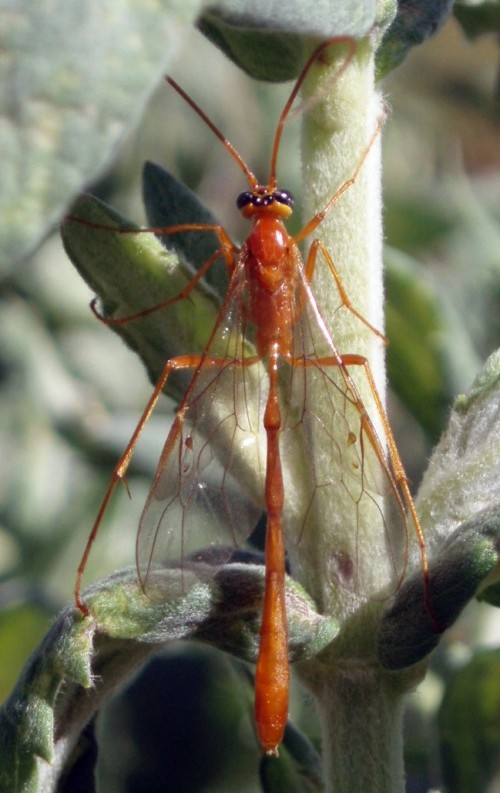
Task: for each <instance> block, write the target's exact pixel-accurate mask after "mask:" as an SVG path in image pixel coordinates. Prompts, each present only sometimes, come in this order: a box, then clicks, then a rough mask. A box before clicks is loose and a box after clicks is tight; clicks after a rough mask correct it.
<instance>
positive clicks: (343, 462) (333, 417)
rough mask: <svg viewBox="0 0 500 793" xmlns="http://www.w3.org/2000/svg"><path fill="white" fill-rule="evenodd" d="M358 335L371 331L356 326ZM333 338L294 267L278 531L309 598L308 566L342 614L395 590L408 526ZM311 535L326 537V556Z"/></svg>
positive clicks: (358, 373) (361, 383) (366, 396)
mask: <svg viewBox="0 0 500 793" xmlns="http://www.w3.org/2000/svg"><path fill="white" fill-rule="evenodd" d="M345 310H347V309H344V308H342V309H341V311H345ZM361 331H364V332H368V333H369V332H370V331H367V329H366V328H365V326H364V325H363V324H362V323H361V322H360V332H361ZM333 332H334V326H333V327H331V328H329V327H328V326H327V324H326V322H325V321H324V319H323V317H322V315H321V313H320V310H319V308H318V305H317V303H316V301H315V298H314V295H313V293H312V291H311V288H310V286H309V284H308V282H307V280H306V278H305V276H304V274H303V272H302V270H301V272H300V273H299V283H298V288H297V292H296V302H295V318H294V341H293V351H292V354H291V360H290V365H288V366H285V365H284V367H283V376H282V405H283V408H284V410H283V417H282V418H283V422H282V433H281V437H280V450H281V456H282V460H283V461H284V470H285V507H284V528H285V532H286V535H287V537H288V539H289V542H288V544H287V549H288V552H289V554H290V555H291V557H292V568H293V567H294V564H293V562H294V561H295V562H296V565H297V564H298V565H299V566H300V562H301V560H306V561H305V564H306V567H304V570H303V571H302V574H303V575H302V580H305V581H307V583H308V585H309V588H310V591H311V594H312V595H313V596H315V597H316V598H317V600H318V602H319V603H321V598H322V596H321V592H320V590H319V589H318V591H317V592H316V591H315V586H314V581H313V580H311V578H312V576H311V574H310V571H309V570H308V569H307V565H308V564H309V562H310V561H311V560H312V559H314V560H315V561H314V566H315V567H316V569H319V568H320V567H321V566H323V568H324V569H323V572H322V575H321V576H320V577H321V579H322V580H323V581H325V580H326V581H329V582H330V585H331V587H332V589H334V590H335V592H336V596H337V597H338V599H339V600H340V599H342V600H343V601H344V604H343V606H342V607H343V608H349V606H348V601H349V599H350V598H359V595H360V593H361V592H362V593H363V594H364V595H365V596H376V593H380V592H381V591H383V590H384V587H385V590H386V591H387V588H388V589H389V590H390V591H393V590H394V588H396V587H397V586H398V584H399V583H400V580H401V577H402V575H403V573H404V569H405V565H406V560H407V558H408V551H407V544H408V527H407V518H406V514H405V509H404V497H403V495H402V493H401V492H400V489H399V487H398V484H397V482H396V480H395V477H394V472H393V467H392V462H391V460H390V457H389V455H388V453H387V450H386V442H385V437H384V431H385V430H384V425H383V422H381V421H380V416H379V415H378V413H377V408H376V404H375V401H374V399H373V394H372V392H371V388H370V384H369V381H368V380H367V377H366V371H365V369H364V367H363V366H362V365H344V364H343V362H342V361H343V359H342V355H341V353H340V352H339V350H338V349H337V348H336V346H335V343H334V340H333V337H332V333H333ZM351 357H352V356H351ZM346 360H349V356H346ZM318 531H323V532H325V533H326V536H327V537H328V540H329V542H328V553H327V554H326V555H325V553H324V550H325V543H324V542H323V543H321V542H319V543H318V541H317V540H318ZM297 545H300V546H301V549H300V551H301V552H300V554H295V552H294V548H295V547H297ZM325 566H326V569H325ZM295 569H296V572H298V569H297V567H296V568H295ZM381 572H382V573H383V575H382V576H381Z"/></svg>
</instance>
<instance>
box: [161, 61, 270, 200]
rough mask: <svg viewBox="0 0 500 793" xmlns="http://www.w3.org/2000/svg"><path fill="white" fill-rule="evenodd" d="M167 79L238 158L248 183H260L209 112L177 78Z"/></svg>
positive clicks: (251, 184) (253, 184) (226, 147)
mask: <svg viewBox="0 0 500 793" xmlns="http://www.w3.org/2000/svg"><path fill="white" fill-rule="evenodd" d="M165 80H166V81H167V83H168V84H169V85H171V86H172V88H173V89H174V90H175V91H177V93H178V94H179V95H180V96H182V98H183V99H184V101H185V102H187V104H188V105H189V106H190V107H192V109H193V110H194V112H195V113H197V114H198V115H199V117H200V118H201V120H202V121H204V122H205V124H206V125H207V127H210V129H211V130H212V132H213V133H214V135H216V137H217V138H219V140H220V141H221V143H222V145H223V146H224V148H225V149H226V150H227V151H228V152H229V154H230V155H231V156H232V158H233V159H234V160H236V162H237V164H238V166H239V167H240V168H241V170H242V171H243V173H244V174H245V176H246V178H247V180H248V183H249V185H250V187H252V188H254V187H257V185H258V184H259V183H258V181H257V178H256V176H255V174H254V173H253V171H251V170H250V168H249V167H248V165H247V164H246V162H245V160H244V159H243V157H242V156H241V154H240V153H239V152H238V151H236V149H235V148H234V146H233V144H232V143H230V142H229V141H228V139H227V138H225V137H224V135H223V134H222V132H221V131H220V129H219V128H218V127H216V126H215V124H214V122H213V121H211V120H210V119H209V117H208V116H207V114H206V113H204V112H203V110H202V109H201V107H199V106H198V105H197V104H196V102H195V101H194V99H191V97H190V96H189V95H188V94H187V93H186V92H185V91H184V90H183V89H182V88H181V87H180V85H179V84H178V83H176V82H175V80H174V79H173V78H172V77H169V76H167V77H165Z"/></svg>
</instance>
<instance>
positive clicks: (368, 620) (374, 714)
mask: <svg viewBox="0 0 500 793" xmlns="http://www.w3.org/2000/svg"><path fill="white" fill-rule="evenodd" d="M339 57H340V61H337V62H336V63H333V64H332V65H331V66H330V67H329V68H322V69H316V70H312V72H311V75H310V78H309V79H308V81H307V85H306V90H305V93H306V96H307V97H314V96H318V95H321V97H322V98H321V101H319V102H318V103H317V104H314V103H312V107H311V108H310V109H309V110H308V112H307V113H306V114H305V118H304V132H303V172H304V185H305V187H304V191H305V195H306V206H305V213H304V216H305V217H306V218H309V217H312V216H313V215H314V213H315V212H317V211H319V210H320V209H321V208H322V207H323V206H325V204H326V203H327V201H328V200H329V198H330V197H331V196H332V194H333V193H334V192H335V191H336V190H337V189H338V187H339V186H340V185H342V184H343V183H344V182H345V181H346V180H347V179H349V178H350V177H351V176H352V175H353V174H355V173H356V168H357V165H358V163H359V162H360V158H362V157H363V153H364V152H365V151H366V148H367V146H368V144H369V141H370V140H371V139H372V138H373V135H374V132H375V130H376V129H377V125H378V123H379V121H380V120H381V118H382V114H383V109H382V102H381V97H380V94H379V92H378V91H377V89H376V88H375V81H374V64H373V54H372V52H371V51H370V48H369V46H368V45H367V43H366V42H362V43H360V44H359V45H358V49H357V53H356V55H355V57H354V59H353V60H352V62H351V63H350V64H349V66H348V67H347V69H345V71H344V72H343V73H342V74H341V76H340V77H338V79H335V78H334V77H333V76H332V75H335V74H336V72H337V70H338V68H339V62H340V63H341V62H342V61H341V56H339ZM380 184H381V169H380V137H376V138H375V140H374V141H373V143H372V144H371V146H370V150H369V153H368V156H367V158H366V160H365V161H364V162H363V165H362V167H361V169H360V171H359V174H358V175H357V177H356V180H355V183H354V184H353V185H352V186H350V187H349V188H348V189H347V190H346V192H345V194H344V195H342V197H341V198H339V201H338V203H336V204H335V205H334V206H333V207H332V209H331V211H330V212H329V214H328V216H327V218H326V219H325V220H324V221H323V222H322V223H321V225H320V226H319V227H318V229H317V230H316V231H315V232H314V234H313V235H312V236H313V238H320V239H321V241H322V243H323V244H324V245H325V247H326V248H327V249H328V251H329V252H330V253H331V255H332V257H333V259H334V262H335V265H336V267H337V269H338V272H339V275H340V277H341V279H342V283H343V285H344V287H345V290H346V293H347V294H348V296H349V298H350V300H351V302H352V304H353V305H354V306H355V308H356V309H357V310H358V311H360V312H361V313H362V315H363V316H364V317H365V318H366V319H367V320H368V321H369V322H370V323H371V324H372V325H373V326H375V327H376V328H377V329H380V330H383V286H382V280H383V273H382V221H381V198H380ZM313 289H314V292H315V295H316V296H317V298H318V302H319V304H320V307H321V310H322V312H323V315H324V316H325V317H326V318H327V321H328V322H329V323H330V327H331V329H332V336H333V340H334V342H335V344H336V346H337V348H338V349H339V351H340V352H341V353H343V354H348V353H357V354H360V355H363V356H366V358H367V359H368V360H369V361H370V367H371V370H372V373H373V375H374V378H375V381H376V383H377V387H378V390H379V393H380V395H381V397H382V399H384V394H385V368H384V351H383V344H382V343H381V341H380V339H379V338H378V337H377V336H376V335H375V334H374V333H372V332H371V331H370V330H369V329H367V328H366V327H365V326H364V325H363V324H362V323H361V322H360V321H359V319H358V318H357V317H356V316H354V315H353V314H352V313H350V312H349V311H345V310H344V309H342V310H339V309H338V306H339V295H338V290H337V288H336V286H335V283H334V280H333V278H332V276H331V273H330V272H329V270H328V268H327V267H326V266H325V263H324V261H323V260H322V259H320V258H319V259H318V262H317V267H316V271H315V277H314V281H313ZM353 368H354V367H353ZM355 368H356V369H358V368H359V369H360V375H363V372H362V371H361V370H362V367H355ZM357 382H358V383H359V385H358V387H359V389H360V392H361V396H362V399H363V402H364V404H365V406H366V408H367V411H368V413H369V415H370V416H371V418H372V420H373V421H374V422H375V424H376V425H377V426H378V429H379V430H380V422H379V421H378V419H377V414H376V410H375V407H374V401H373V398H372V394H371V392H370V389H369V387H368V385H367V382H366V379H365V378H364V377H362V376H360V377H359V378H358V377H357ZM341 491H342V488H341V487H339V495H338V501H336V503H335V504H332V505H330V509H329V510H328V511H325V515H323V516H322V520H321V526H318V530H317V531H315V532H314V536H313V537H312V538H311V542H310V543H308V541H307V538H305V541H304V543H301V544H300V546H299V548H298V551H297V553H298V554H300V559H299V560H298V563H297V577H298V578H299V580H301V582H302V583H303V585H304V586H305V587H306V588H307V589H308V590H309V592H310V593H311V594H312V595H313V597H314V598H315V600H316V603H317V604H318V606H319V608H320V610H321V611H323V612H324V613H325V614H329V615H331V616H334V617H335V618H337V619H339V621H340V624H341V626H342V628H341V637H340V641H339V643H336V646H335V649H333V648H332V650H331V652H330V653H329V652H328V650H327V651H326V652H325V653H324V661H325V663H324V664H323V663H322V664H321V665H319V664H315V663H312V664H309V665H308V664H307V663H306V664H304V665H301V668H300V670H299V673H300V675H301V678H302V680H303V681H304V682H305V684H306V686H308V687H309V689H310V690H312V691H313V692H314V694H315V698H316V701H317V706H318V710H319V714H320V722H321V728H322V744H323V756H324V761H325V771H326V781H327V790H328V791H331V793H358V792H359V791H363V793H399V792H400V791H403V790H404V783H403V760H402V738H401V734H402V717H401V714H402V697H403V693H404V690H405V689H407V688H409V687H410V686H409V681H407V680H406V683H408V685H405V681H404V680H403V679H401V678H399V679H396V678H395V677H394V676H392V675H390V674H387V673H384V672H382V671H381V670H380V668H379V666H378V662H377V660H376V659H375V653H374V649H373V648H374V641H375V638H374V637H375V632H376V627H377V622H378V620H377V613H378V611H379V609H380V606H381V603H380V600H379V601H378V602H377V597H376V595H377V593H378V594H380V592H381V591H383V590H384V587H390V586H391V575H392V573H391V571H390V570H389V565H388V558H387V557H388V554H387V548H386V547H385V544H384V538H383V537H382V536H381V534H380V533H379V534H378V536H377V537H373V538H371V537H370V526H369V522H370V516H369V515H367V516H366V518H365V517H363V516H361V521H363V520H366V526H365V527H362V530H361V531H359V526H353V525H352V512H353V511H352V503H349V496H347V499H346V493H344V494H342V492H341ZM344 508H345V517H344V516H343V511H344ZM332 516H333V517H332ZM339 549H340V551H339ZM346 549H347V550H346ZM335 551H337V552H340V553H344V554H345V555H346V556H350V558H351V559H358V560H359V559H361V558H364V559H365V567H366V568H367V569H368V570H369V574H368V575H367V577H366V578H365V579H364V580H363V581H360V583H359V587H356V592H355V593H353V591H352V590H350V589H349V588H348V587H346V588H345V589H343V588H342V587H341V586H339V583H338V577H337V578H335V576H332V572H331V560H332V554H333V553H334V552H335ZM293 554H294V552H293V549H292V551H291V555H292V559H293ZM322 660H323V659H322ZM412 683H414V681H412Z"/></svg>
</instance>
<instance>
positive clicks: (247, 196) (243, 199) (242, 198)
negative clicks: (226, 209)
mask: <svg viewBox="0 0 500 793" xmlns="http://www.w3.org/2000/svg"><path fill="white" fill-rule="evenodd" d="M253 201H254V195H253V193H252V192H251V191H250V190H245V192H244V193H240V194H239V196H238V198H237V199H236V206H237V207H238V209H243V207H246V206H248V205H249V204H253Z"/></svg>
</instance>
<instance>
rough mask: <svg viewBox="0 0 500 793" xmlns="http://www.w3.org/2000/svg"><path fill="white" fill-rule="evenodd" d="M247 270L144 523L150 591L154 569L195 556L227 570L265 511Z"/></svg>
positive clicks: (231, 292) (258, 366)
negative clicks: (247, 309) (246, 318)
mask: <svg viewBox="0 0 500 793" xmlns="http://www.w3.org/2000/svg"><path fill="white" fill-rule="evenodd" d="M246 300H247V290H246V284H245V279H244V272H243V267H242V265H241V264H239V265H238V266H237V268H236V270H235V272H234V274H233V277H232V279H231V283H230V286H229V289H228V293H227V296H226V299H225V301H224V304H223V306H222V309H221V312H220V315H219V318H218V321H217V324H216V327H215V328H214V330H213V332H212V335H211V338H210V341H209V344H208V345H207V348H206V351H205V352H204V354H203V356H202V357H201V359H200V361H199V364H198V366H197V368H196V369H195V372H194V375H193V378H192V380H191V383H190V385H189V387H188V390H187V392H186V395H185V397H184V399H183V401H182V403H181V405H180V407H179V410H178V411H177V414H176V417H175V420H174V423H173V425H172V428H171V430H170V433H169V435H168V437H167V440H166V442H165V446H164V448H163V451H162V454H161V457H160V461H159V464H158V467H157V471H156V474H155V478H154V481H153V484H152V486H151V489H150V492H149V495H148V499H147V501H146V505H145V507H144V510H143V514H142V517H141V521H140V525H139V532H138V537H137V567H138V572H139V578H140V581H141V584H142V586H143V588H144V589H145V590H146V591H147V592H148V593H149V594H151V592H150V591H148V579H149V577H150V572H151V570H153V569H154V568H155V567H156V566H158V565H161V566H165V565H175V566H185V564H186V562H185V560H186V559H188V558H190V557H191V558H193V557H196V556H198V555H199V556H202V557H203V558H207V555H210V554H209V551H211V552H212V553H211V556H212V558H214V559H215V558H216V559H217V562H218V563H222V562H224V561H225V560H226V559H227V558H228V557H229V556H230V555H231V553H232V551H233V550H234V549H235V547H237V546H238V545H239V544H240V543H241V542H243V541H244V540H245V539H246V538H247V537H248V536H249V534H250V533H251V531H252V530H253V529H254V527H255V525H256V523H257V521H258V519H259V516H260V515H261V513H262V511H263V510H264V508H265V507H264V504H263V498H262V494H263V481H264V474H265V472H264V470H263V460H265V438H263V436H262V432H263V430H262V405H263V404H264V401H265V395H266V385H265V384H266V374H265V369H264V366H263V364H262V362H260V361H259V360H258V359H257V357H256V355H255V350H254V348H253V347H252V344H251V341H249V340H248V336H249V334H248V332H247V329H246V328H245V327H244V316H245V311H244V304H245V301H246Z"/></svg>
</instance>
